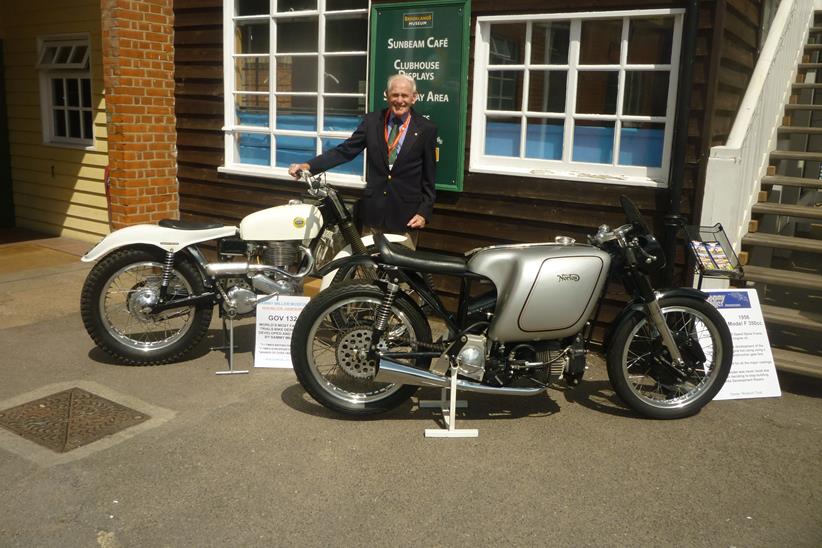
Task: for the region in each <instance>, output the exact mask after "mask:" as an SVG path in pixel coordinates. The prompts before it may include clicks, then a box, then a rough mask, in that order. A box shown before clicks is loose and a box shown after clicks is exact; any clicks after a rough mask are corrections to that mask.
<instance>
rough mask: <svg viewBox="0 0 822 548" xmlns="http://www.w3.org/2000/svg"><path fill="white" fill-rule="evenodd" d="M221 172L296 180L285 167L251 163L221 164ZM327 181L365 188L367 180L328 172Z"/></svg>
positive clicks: (345, 186)
mask: <svg viewBox="0 0 822 548" xmlns="http://www.w3.org/2000/svg"><path fill="white" fill-rule="evenodd" d="M217 171H218V172H219V173H226V174H229V175H243V176H245V177H260V178H263V179H274V180H280V181H291V182H295V181H294V178H293V177H292V176H291V175H289V174H288V171H287V170H285V169H283V168H271V167H262V166H260V167H257V166H251V165H241V166H240V165H234V166H220V167H218V168H217ZM327 181H328V182H329V183H331V184H333V185H334V186H337V187H343V188H365V181H363V180H362V179H360V178H359V177H357V176H355V175H340V174H338V173H328V175H327Z"/></svg>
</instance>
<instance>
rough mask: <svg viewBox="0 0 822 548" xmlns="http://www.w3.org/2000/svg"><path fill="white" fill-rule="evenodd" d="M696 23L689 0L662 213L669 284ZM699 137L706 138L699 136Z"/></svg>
mask: <svg viewBox="0 0 822 548" xmlns="http://www.w3.org/2000/svg"><path fill="white" fill-rule="evenodd" d="M698 26H699V0H690V1H689V2H688V8H687V10H686V12H685V29H684V38H683V43H682V56H681V64H680V69H679V86H678V89H677V104H676V121H675V130H674V142H673V153H672V159H671V171H670V174H669V177H668V181H669V184H668V211H667V212H666V215H665V233H664V235H663V239H662V246H663V248H664V249H665V255H666V256H667V258H668V264H667V266H666V267H665V271H664V273H663V285H664V286H665V287H671V286H672V285H673V281H674V260H675V259H676V237H677V232H678V231H679V229H680V227H681V226H682V223H683V220H684V218H683V217H682V215H681V214H680V211H681V208H680V202H681V200H682V187H683V182H684V181H683V179H684V177H685V160H686V156H687V153H688V151H687V145H688V118H689V117H690V111H691V91H692V88H693V80H694V56H695V54H696V33H697V28H698ZM703 138H706V137H705V136H703Z"/></svg>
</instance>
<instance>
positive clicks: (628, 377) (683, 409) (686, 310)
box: [607, 298, 733, 419]
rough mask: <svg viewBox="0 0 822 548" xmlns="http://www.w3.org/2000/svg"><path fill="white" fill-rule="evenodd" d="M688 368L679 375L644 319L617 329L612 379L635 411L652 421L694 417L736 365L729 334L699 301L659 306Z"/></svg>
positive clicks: (627, 321)
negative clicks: (732, 363)
mask: <svg viewBox="0 0 822 548" xmlns="http://www.w3.org/2000/svg"><path fill="white" fill-rule="evenodd" d="M660 307H661V309H662V315H663V317H664V318H665V321H666V323H667V324H668V327H669V329H670V330H671V333H672V335H673V336H674V340H675V341H676V343H677V346H678V348H679V350H680V352H681V353H682V357H683V360H684V361H685V363H686V367H687V366H690V368H691V369H692V371H687V372H677V371H676V370H675V369H674V367H673V365H672V364H671V361H672V360H671V357H670V355H669V354H668V351H667V350H666V349H665V347H664V346H663V344H662V338H661V336H660V334H659V332H658V331H657V330H656V329H655V328H654V327H653V325H652V324H651V322H650V321H649V319H648V318H647V316H646V315H645V314H643V313H637V314H632V315H631V316H629V317H628V318H626V319H625V320H624V321H623V322H622V323H621V324H620V325H619V326H618V327H617V329H616V332H615V333H614V338H613V339H612V344H611V347H610V348H609V349H608V352H607V364H608V378H609V379H610V381H611V385H612V386H613V387H614V390H615V391H616V393H617V394H618V395H619V397H620V398H622V400H623V401H624V402H625V403H626V404H627V405H628V406H629V407H631V409H633V410H634V411H636V412H638V413H640V414H642V415H644V416H646V417H650V418H654V419H677V418H682V417H687V416H690V415H693V414H694V413H696V412H697V411H699V410H700V409H701V408H702V407H703V406H705V405H706V404H707V403H708V402H709V401H711V400H712V399H713V397H714V396H715V395H716V394H717V392H719V390H720V389H721V388H722V385H723V384H724V383H725V380H726V379H727V378H728V373H729V372H730V370H731V362H732V360H733V342H732V340H731V332H730V330H729V329H728V326H727V324H726V323H725V320H724V319H723V318H722V316H721V315H720V314H719V312H718V311H717V310H716V308H714V307H713V306H711V305H710V304H709V303H707V302H705V301H702V300H697V299H683V298H670V299H663V300H662V301H660Z"/></svg>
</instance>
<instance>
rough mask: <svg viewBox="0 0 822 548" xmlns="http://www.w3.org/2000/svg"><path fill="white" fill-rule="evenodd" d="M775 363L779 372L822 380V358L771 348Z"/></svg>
mask: <svg viewBox="0 0 822 548" xmlns="http://www.w3.org/2000/svg"><path fill="white" fill-rule="evenodd" d="M771 352H772V353H773V361H774V363H775V364H776V368H777V370H779V371H785V372H786V373H794V374H797V375H805V376H807V377H817V378H822V358H820V357H819V356H814V355H812V354H803V353H802V352H793V351H791V350H785V349H783V348H771Z"/></svg>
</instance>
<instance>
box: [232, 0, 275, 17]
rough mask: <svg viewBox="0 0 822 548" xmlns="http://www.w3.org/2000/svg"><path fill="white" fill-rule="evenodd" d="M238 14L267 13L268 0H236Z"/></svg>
mask: <svg viewBox="0 0 822 548" xmlns="http://www.w3.org/2000/svg"><path fill="white" fill-rule="evenodd" d="M234 5H235V6H236V7H237V15H266V14H268V0H234Z"/></svg>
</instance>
